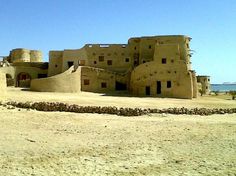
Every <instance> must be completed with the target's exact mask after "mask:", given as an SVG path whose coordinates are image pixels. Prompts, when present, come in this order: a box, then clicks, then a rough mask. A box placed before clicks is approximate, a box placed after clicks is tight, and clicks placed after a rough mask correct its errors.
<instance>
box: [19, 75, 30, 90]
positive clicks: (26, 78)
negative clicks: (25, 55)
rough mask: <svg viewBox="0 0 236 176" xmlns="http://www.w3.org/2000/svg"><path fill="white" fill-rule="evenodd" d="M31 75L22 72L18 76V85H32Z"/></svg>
mask: <svg viewBox="0 0 236 176" xmlns="http://www.w3.org/2000/svg"><path fill="white" fill-rule="evenodd" d="M30 81H31V77H30V75H29V74H28V73H25V72H22V73H19V74H18V76H17V85H16V86H17V87H30Z"/></svg>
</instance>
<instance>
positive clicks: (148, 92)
mask: <svg viewBox="0 0 236 176" xmlns="http://www.w3.org/2000/svg"><path fill="white" fill-rule="evenodd" d="M146 95H151V89H150V86H146Z"/></svg>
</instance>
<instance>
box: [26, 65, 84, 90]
mask: <svg viewBox="0 0 236 176" xmlns="http://www.w3.org/2000/svg"><path fill="white" fill-rule="evenodd" d="M80 84H81V68H80V67H79V68H77V69H76V70H75V69H74V67H71V68H70V69H68V70H67V71H65V72H64V73H62V74H58V75H56V76H51V77H48V78H42V79H33V80H32V81H31V86H30V90H32V91H39V92H80V90H81V86H80Z"/></svg>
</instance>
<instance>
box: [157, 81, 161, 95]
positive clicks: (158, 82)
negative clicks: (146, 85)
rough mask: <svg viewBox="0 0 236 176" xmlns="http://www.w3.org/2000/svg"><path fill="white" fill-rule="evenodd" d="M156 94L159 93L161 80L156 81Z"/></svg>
mask: <svg viewBox="0 0 236 176" xmlns="http://www.w3.org/2000/svg"><path fill="white" fill-rule="evenodd" d="M157 94H161V81H157Z"/></svg>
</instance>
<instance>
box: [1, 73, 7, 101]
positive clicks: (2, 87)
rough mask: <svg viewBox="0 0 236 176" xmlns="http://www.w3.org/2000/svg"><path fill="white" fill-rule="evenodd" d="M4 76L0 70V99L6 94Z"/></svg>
mask: <svg viewBox="0 0 236 176" xmlns="http://www.w3.org/2000/svg"><path fill="white" fill-rule="evenodd" d="M6 87H7V85H6V75H5V74H4V73H2V72H1V70H0V99H2V98H3V96H4V95H5V94H6Z"/></svg>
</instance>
